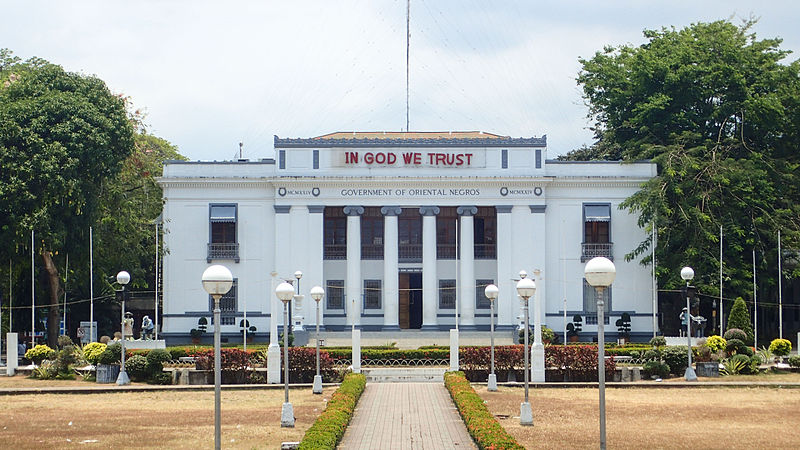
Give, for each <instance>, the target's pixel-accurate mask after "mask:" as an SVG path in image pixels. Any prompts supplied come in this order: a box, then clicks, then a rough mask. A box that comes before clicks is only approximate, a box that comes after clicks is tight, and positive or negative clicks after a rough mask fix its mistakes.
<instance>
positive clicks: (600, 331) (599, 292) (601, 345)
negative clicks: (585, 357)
mask: <svg viewBox="0 0 800 450" xmlns="http://www.w3.org/2000/svg"><path fill="white" fill-rule="evenodd" d="M595 295H596V296H597V381H598V385H599V391H600V448H601V449H603V450H605V448H606V335H605V330H604V327H603V326H604V325H605V317H604V315H603V314H604V313H605V311H604V310H605V301H604V300H603V287H600V286H598V287H596V288H595Z"/></svg>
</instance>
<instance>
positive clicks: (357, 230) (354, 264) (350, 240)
mask: <svg viewBox="0 0 800 450" xmlns="http://www.w3.org/2000/svg"><path fill="white" fill-rule="evenodd" d="M344 213H345V214H347V279H346V280H345V289H344V292H345V295H346V298H345V304H346V305H347V308H349V309H348V311H347V325H355V326H359V325H361V291H362V289H361V214H364V207H363V206H345V207H344Z"/></svg>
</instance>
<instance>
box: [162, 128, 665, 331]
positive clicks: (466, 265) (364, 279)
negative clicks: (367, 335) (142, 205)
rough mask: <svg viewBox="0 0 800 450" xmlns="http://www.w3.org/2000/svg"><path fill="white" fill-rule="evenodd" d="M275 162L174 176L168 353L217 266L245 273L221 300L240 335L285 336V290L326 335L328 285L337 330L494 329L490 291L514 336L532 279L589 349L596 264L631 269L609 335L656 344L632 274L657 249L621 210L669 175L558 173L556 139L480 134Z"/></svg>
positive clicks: (418, 138) (167, 274)
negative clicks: (602, 260)
mask: <svg viewBox="0 0 800 450" xmlns="http://www.w3.org/2000/svg"><path fill="white" fill-rule="evenodd" d="M275 154H276V157H275V158H274V159H272V158H270V159H263V160H259V161H249V160H240V161H224V162H181V161H175V162H169V163H167V164H166V165H165V167H164V174H163V177H162V178H161V179H160V180H159V182H160V184H161V186H162V187H163V189H164V199H165V206H164V215H163V218H164V231H165V234H164V245H165V247H166V253H165V256H164V265H163V271H164V272H163V280H164V281H163V282H164V286H163V289H164V301H163V329H162V333H161V334H162V335H163V336H164V337H166V338H167V339H175V340H179V339H183V338H188V335H189V330H190V329H192V328H196V327H197V322H198V319H199V318H200V317H206V318H210V316H211V311H212V309H211V308H212V302H211V300H210V298H209V297H208V295H207V294H205V292H204V291H203V289H202V286H201V283H200V276H201V274H202V273H203V270H205V268H206V267H208V266H209V265H210V264H224V265H226V266H227V267H228V268H230V269H231V271H232V273H233V274H234V278H235V283H234V287H233V289H232V290H231V292H230V293H229V294H228V295H227V296H225V297H224V298H223V299H222V303H221V308H222V319H221V326H222V332H223V335H228V336H232V335H234V334H236V335H237V336H238V335H239V333H240V330H241V328H240V324H241V323H242V320H243V319H244V315H245V311H246V315H247V321H248V322H249V323H250V324H251V325H252V326H255V327H256V334H258V335H264V334H266V333H268V332H269V330H270V321H271V320H273V318H274V319H275V320H277V323H281V322H282V306H281V304H280V302H279V301H278V300H277V299H276V297H275V295H274V293H273V291H274V287H275V286H276V285H277V284H278V283H279V282H281V281H283V280H293V281H294V283H295V285H298V284H299V293H300V294H301V295H304V298H301V299H298V300H297V301H295V302H294V304H293V305H292V308H291V313H292V318H291V323H292V324H293V326H294V327H295V328H296V329H300V328H303V327H305V326H312V325H314V324H315V322H316V318H315V307H316V305H315V303H314V301H313V300H311V299H310V297H309V296H308V291H309V290H310V289H311V287H313V286H316V285H319V286H323V287H324V289H325V292H326V295H325V297H324V298H323V300H322V302H321V305H320V307H321V310H322V315H321V320H320V323H321V325H322V326H324V328H325V329H327V330H342V329H346V328H349V327H350V326H353V325H355V326H357V327H359V328H361V329H363V330H366V331H371V330H384V331H392V330H399V329H419V330H421V331H425V330H446V329H450V328H452V327H453V326H454V325H455V322H456V320H458V322H459V326H460V328H461V329H463V330H469V329H479V330H480V329H488V328H489V302H488V299H486V297H485V296H484V295H483V289H484V287H485V286H486V285H488V284H496V285H497V286H498V287H499V289H500V295H499V298H498V300H497V306H496V314H497V319H496V320H497V327H498V328H499V329H503V328H506V329H512V328H515V327H517V326H518V324H519V323H520V320H521V310H520V301H519V299H518V297H517V295H516V291H515V280H516V279H517V278H518V277H519V275H518V274H519V272H520V270H525V271H527V272H528V273H529V274H530V276H531V277H534V279H535V281H536V283H537V296H538V297H539V300H540V301H541V304H542V318H543V323H545V324H546V325H548V326H549V327H551V328H552V329H554V330H555V331H556V332H557V333H558V332H560V330H562V329H563V328H564V313H565V311H566V316H567V320H568V321H571V320H572V317H573V316H574V315H581V316H582V318H583V321H584V322H583V323H584V325H583V332H584V333H586V334H587V336H588V335H589V334H591V333H596V323H597V310H596V301H595V298H594V293H593V290H592V289H590V288H589V287H588V285H587V284H586V282H585V280H584V279H583V267H584V263H585V262H586V261H588V259H590V258H591V257H594V256H607V257H609V258H611V259H612V260H613V261H614V262H615V264H616V266H617V278H616V281H615V282H614V284H613V286H612V288H611V289H610V293H609V294H608V296H607V297H608V298H607V300H606V302H605V305H606V318H608V319H607V320H608V321H609V323H610V324H613V323H614V322H615V321H616V319H618V318H620V317H621V315H622V313H628V314H629V315H630V316H631V329H632V333H631V334H632V336H634V337H636V336H642V337H645V336H647V337H649V336H651V335H652V333H653V326H654V325H653V324H654V320H653V316H654V311H653V302H652V298H653V291H652V289H653V284H652V281H651V276H650V268H649V267H645V266H642V265H640V264H639V263H638V262H636V261H632V262H626V261H625V260H624V255H625V254H626V253H628V252H630V251H631V250H632V249H633V248H635V247H636V246H637V245H638V244H639V243H640V242H641V241H642V240H643V239H645V238H646V236H645V234H644V231H643V230H642V229H640V228H639V227H638V226H637V220H636V217H635V216H632V215H630V214H628V212H627V211H623V210H620V209H619V208H618V206H619V204H620V203H621V202H622V201H623V200H624V199H626V198H627V197H628V196H630V195H631V194H633V193H634V192H636V191H637V190H638V189H639V187H640V185H641V184H642V183H643V182H645V181H647V180H648V179H650V178H651V177H653V176H655V174H656V167H655V164H652V163H649V162H643V163H632V164H620V163H616V162H562V161H555V160H549V159H547V141H546V137H541V138H510V137H505V136H498V135H494V134H488V133H481V132H460V133H455V132H453V133H334V134H330V135H325V136H320V137H316V138H310V139H282V138H278V137H277V136H276V137H275ZM296 271H301V272H302V273H303V275H302V278H301V279H300V280H299V282H298V281H297V280H295V278H294V273H295V272H296ZM531 309H533V308H531ZM456 317H458V319H456ZM606 329H607V330H608V329H611V331H612V332H615V329H614V327H613V326H612V327H606ZM612 335H613V333H612Z"/></svg>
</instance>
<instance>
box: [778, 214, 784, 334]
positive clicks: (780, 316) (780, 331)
mask: <svg viewBox="0 0 800 450" xmlns="http://www.w3.org/2000/svg"><path fill="white" fill-rule="evenodd" d="M782 281H783V273H782V272H781V230H778V338H780V339H783V296H782V295H781V282H782Z"/></svg>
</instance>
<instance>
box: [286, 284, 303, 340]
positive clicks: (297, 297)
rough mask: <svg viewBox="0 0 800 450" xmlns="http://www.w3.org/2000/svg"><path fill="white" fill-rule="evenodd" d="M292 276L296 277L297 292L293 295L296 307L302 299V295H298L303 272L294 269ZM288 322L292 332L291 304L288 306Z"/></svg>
mask: <svg viewBox="0 0 800 450" xmlns="http://www.w3.org/2000/svg"><path fill="white" fill-rule="evenodd" d="M294 277H295V278H296V279H297V293H295V295H294V307H295V308H298V307H299V305H300V303H301V302H302V300H303V297H302V296H301V295H300V278H303V272H302V271H301V270H298V271H296V272H295V273H294ZM289 323H290V325H289V326H290V327H291V328H292V332H294V325H293V324H292V323H293V322H292V308H291V306H290V307H289ZM299 331H302V330H299Z"/></svg>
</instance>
